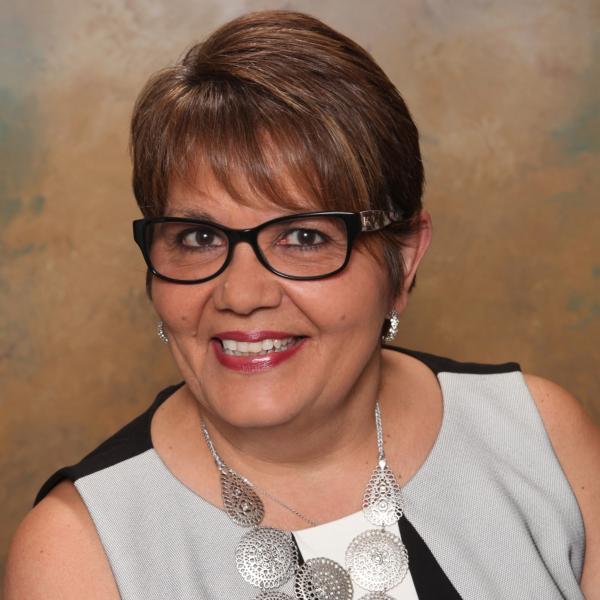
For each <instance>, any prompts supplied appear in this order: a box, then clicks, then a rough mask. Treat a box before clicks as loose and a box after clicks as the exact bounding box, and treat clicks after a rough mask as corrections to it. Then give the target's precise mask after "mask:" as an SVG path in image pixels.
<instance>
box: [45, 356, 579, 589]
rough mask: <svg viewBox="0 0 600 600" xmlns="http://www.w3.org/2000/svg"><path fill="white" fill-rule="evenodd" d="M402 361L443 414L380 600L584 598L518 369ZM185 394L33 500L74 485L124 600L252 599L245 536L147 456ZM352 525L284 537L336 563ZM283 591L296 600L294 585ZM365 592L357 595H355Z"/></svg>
mask: <svg viewBox="0 0 600 600" xmlns="http://www.w3.org/2000/svg"><path fill="white" fill-rule="evenodd" d="M398 351H400V352H403V353H405V354H409V355H410V356H413V357H414V358H416V359H418V360H420V361H422V362H423V363H425V364H426V365H427V366H428V367H429V368H430V369H431V370H432V371H433V372H434V373H435V374H436V376H437V379H438V382H439V385H440V387H441V391H442V398H443V409H444V410H443V419H442V425H441V429H440V431H439V433H438V437H437V439H436V441H435V443H434V446H433V448H432V450H431V451H430V453H429V455H428V457H427V459H426V460H425V462H424V463H423V465H422V466H421V467H420V469H419V470H418V471H417V473H416V474H415V475H414V476H413V477H412V478H411V479H410V480H409V481H408V482H407V483H406V484H405V485H404V487H403V488H402V489H403V494H404V501H405V514H404V516H403V517H402V518H401V519H400V521H399V523H398V524H397V526H395V533H396V534H398V533H399V534H400V535H401V537H402V540H403V542H404V544H405V546H406V548H407V551H408V555H409V573H408V574H407V576H406V578H405V580H404V581H403V582H402V583H401V584H400V585H399V586H398V587H397V588H395V589H394V590H391V591H390V592H388V596H389V597H392V598H393V597H397V598H405V599H411V600H412V599H414V598H418V599H419V600H423V599H425V600H450V599H452V600H455V599H460V598H463V599H465V600H483V599H485V600H488V599H489V600H496V599H504V598H527V599H528V600H533V599H539V600H554V599H556V600H559V599H563V598H567V599H569V600H571V599H573V600H574V599H582V598H583V595H582V593H581V591H580V588H579V581H580V578H581V571H582V564H583V554H584V545H585V538H584V530H583V521H582V517H581V513H580V510H579V506H578V504H577V501H576V499H575V496H574V494H573V492H572V490H571V488H570V486H569V483H568V481H567V479H566V477H565V475H564V473H563V471H562V469H561V467H560V465H559V463H558V460H557V458H556V455H555V453H554V451H553V448H552V445H551V443H550V440H549V438H548V436H547V434H546V431H545V429H544V426H543V423H542V420H541V418H540V415H539V413H538V411H537V408H536V406H535V403H534V400H533V398H532V397H531V395H530V393H529V390H528V388H527V386H526V384H525V381H524V379H523V376H522V374H521V372H520V369H519V366H518V365H517V364H515V363H507V364H502V365H483V364H475V363H459V362H455V361H452V360H449V359H445V358H440V357H437V356H433V355H429V354H424V353H420V352H414V351H410V350H398ZM181 385H182V384H179V385H178V386H172V387H170V388H167V389H165V390H163V391H162V392H161V393H160V394H159V395H158V396H157V398H156V400H155V401H154V403H153V404H152V405H151V406H150V407H149V408H148V410H146V411H145V412H144V413H143V414H141V415H140V416H139V417H137V418H136V419H135V420H133V421H132V422H131V423H129V424H128V425H126V426H125V427H124V428H123V429H121V430H120V431H119V432H118V433H116V434H115V435H113V436H112V437H110V438H109V439H107V440H106V441H105V442H104V443H102V444H101V445H100V446H99V447H98V448H97V449H96V450H94V451H93V452H92V453H91V454H89V455H88V456H86V457H85V458H84V459H83V460H82V461H81V462H79V463H78V464H76V465H73V466H70V467H65V468H63V469H60V470H59V471H57V472H56V473H55V474H54V475H53V476H52V477H50V479H49V480H48V481H47V482H46V483H45V484H44V486H43V487H42V488H41V490H40V492H39V494H38V496H37V498H36V503H37V502H39V501H40V500H41V499H42V498H44V496H46V494H48V492H49V491H50V490H51V489H52V488H53V487H54V486H55V485H57V484H58V483H59V482H60V481H61V480H63V479H69V480H71V481H72V482H73V483H74V485H75V487H76V488H77V490H78V492H79V494H80V495H81V497H82V499H83V502H84V503H85V505H86V507H87V509H88V511H89V513H90V515H91V518H92V520H93V522H94V525H95V527H96V529H97V532H98V535H99V537H100V540H101V543H102V545H103V547H104V550H105V552H106V555H107V558H108V561H109V564H110V566H111V569H112V572H113V574H114V577H115V581H116V583H117V587H118V590H119V593H120V596H121V598H122V599H123V600H142V599H143V600H167V599H168V600H175V599H178V600H179V599H181V600H192V599H193V600H198V599H206V600H216V599H225V598H226V599H240V600H246V599H248V600H249V599H251V598H255V597H256V596H257V594H258V589H257V588H255V587H253V586H251V585H250V584H248V583H246V582H245V581H244V580H243V579H242V577H241V576H240V574H239V573H238V571H237V569H236V566H235V549H236V545H237V544H238V542H239V540H240V538H241V536H242V535H243V534H244V533H245V532H246V531H247V530H246V529H244V528H242V527H240V526H238V525H236V524H235V523H233V522H232V521H231V520H230V519H229V517H228V516H227V515H226V514H225V513H224V512H223V511H222V510H221V509H220V508H217V507H216V506H214V505H212V504H210V503H208V502H207V501H206V500H204V499H203V498H201V497H200V496H198V495H197V494H196V493H194V492H193V491H192V490H190V489H189V488H187V487H186V486H185V485H184V484H183V483H182V482H181V481H179V480H178V479H177V478H176V477H175V476H174V475H173V474H172V473H171V472H170V471H169V470H168V468H167V467H166V465H165V464H164V463H163V462H162V460H161V458H160V456H159V455H158V454H157V452H156V451H155V449H154V448H153V446H152V439H151V436H150V423H151V420H152V416H153V415H154V413H155V412H156V410H157V408H158V407H159V406H160V405H161V404H162V403H163V402H164V401H165V400H166V399H167V398H168V397H169V396H170V395H171V394H172V393H173V392H174V391H175V390H177V389H178V388H179V387H180V386H181ZM391 433H392V434H393V432H391ZM360 516H361V515H360V514H359V513H357V514H356V515H350V516H348V517H345V518H343V519H339V520H338V521H334V522H332V523H326V524H324V525H320V526H318V527H316V528H312V529H308V530H302V531H299V532H294V533H293V537H294V540H295V542H296V544H297V546H298V548H299V553H300V562H302V561H303V560H306V559H308V558H311V557H312V556H324V555H328V556H332V557H334V556H341V557H342V558H336V560H338V562H340V560H342V559H343V552H344V551H345V548H346V547H347V545H348V542H349V540H350V539H352V537H353V536H354V535H355V533H356V532H355V531H354V530H353V529H352V528H353V527H354V528H357V527H358V531H364V530H365V529H368V528H371V527H372V526H368V525H365V524H364V523H363V524H361V523H359V520H360ZM348 536H349V538H348ZM346 538H348V539H346ZM340 552H341V555H340ZM336 553H337V554H336ZM341 564H342V565H343V562H342V563H341ZM356 587H357V586H355V588H356ZM280 591H283V592H286V593H288V594H289V595H290V596H292V597H293V596H294V592H293V580H292V581H290V582H288V583H287V584H285V585H284V586H283V587H282V588H280ZM367 593H368V592H366V591H362V590H359V589H355V592H354V598H361V597H363V596H366V594H367ZM381 597H383V596H381Z"/></svg>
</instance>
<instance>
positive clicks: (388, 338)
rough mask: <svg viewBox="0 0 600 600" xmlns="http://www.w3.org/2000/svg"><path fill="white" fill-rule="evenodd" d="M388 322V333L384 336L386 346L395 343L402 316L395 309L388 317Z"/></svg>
mask: <svg viewBox="0 0 600 600" xmlns="http://www.w3.org/2000/svg"><path fill="white" fill-rule="evenodd" d="M385 318H386V321H388V322H389V325H388V328H387V331H386V332H385V333H384V334H383V341H384V342H385V343H386V344H389V343H390V342H393V341H394V339H395V338H396V335H397V334H398V325H399V324H400V316H399V315H398V311H397V310H396V309H395V308H392V310H391V311H390V312H389V313H388V314H387V315H386V317H385Z"/></svg>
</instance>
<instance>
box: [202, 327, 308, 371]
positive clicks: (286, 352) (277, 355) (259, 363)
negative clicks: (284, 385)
mask: <svg viewBox="0 0 600 600" xmlns="http://www.w3.org/2000/svg"><path fill="white" fill-rule="evenodd" d="M215 338H218V339H214V338H213V340H212V347H213V349H214V351H215V355H216V357H217V360H218V361H219V363H220V364H222V365H223V366H224V367H227V368H228V369H232V370H234V371H240V372H244V373H256V372H260V371H265V370H268V369H271V368H273V367H276V366H277V365H279V364H281V363H283V362H285V361H286V360H288V359H290V358H291V357H292V356H293V355H294V354H296V352H298V351H299V350H300V349H301V348H302V346H303V345H304V340H305V339H306V338H303V337H298V336H293V335H291V334H290V333H287V332H283V331H223V332H219V333H217V334H216V335H215ZM289 338H293V341H292V342H290V343H289V344H288V345H287V347H286V348H285V349H279V350H276V349H275V348H273V349H272V350H269V351H268V352H266V354H254V355H253V354H246V355H244V356H236V355H234V354H230V353H229V352H226V351H225V350H224V348H223V344H222V343H221V340H234V341H236V342H260V341H262V340H266V339H274V340H284V339H289Z"/></svg>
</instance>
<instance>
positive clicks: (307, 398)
mask: <svg viewBox="0 0 600 600" xmlns="http://www.w3.org/2000/svg"><path fill="white" fill-rule="evenodd" d="M203 175H204V177H203V188H202V190H200V189H196V188H190V187H187V186H184V185H182V184H175V185H174V186H173V187H172V190H171V195H170V202H169V209H168V211H167V212H168V214H172V215H177V214H183V212H189V211H190V210H197V209H198V207H201V209H202V210H203V211H205V212H207V213H209V214H210V215H211V216H212V218H213V219H214V220H216V221H220V222H222V223H223V224H225V225H227V226H230V227H239V228H242V227H251V226H255V225H257V224H259V223H261V222H264V221H266V220H268V219H271V218H274V217H276V216H279V215H280V214H282V211H281V209H278V208H276V207H273V206H272V205H268V204H267V203H264V202H261V201H260V199H256V202H253V203H252V204H251V205H250V206H240V205H238V204H236V203H235V201H234V200H233V199H231V198H230V197H229V196H228V195H227V194H226V193H225V191H224V190H222V189H221V188H219V186H218V185H217V184H216V183H215V182H214V181H213V180H212V179H211V178H210V174H206V173H204V174H203ZM430 237H431V223H430V218H429V215H428V214H427V213H426V212H423V213H422V215H421V227H420V229H419V231H418V232H417V233H415V234H414V235H413V236H411V238H410V239H408V240H407V244H406V247H405V248H403V250H402V254H403V259H404V264H405V266H406V279H405V284H404V288H403V290H402V291H401V293H400V294H399V295H398V296H397V297H395V298H393V297H391V294H390V289H389V286H388V282H387V276H386V272H385V269H384V267H383V266H382V265H380V264H378V263H377V261H376V260H375V258H374V257H373V256H372V255H371V254H369V253H368V252H366V251H364V250H363V249H361V248H360V246H359V247H357V248H356V249H355V251H354V253H353V256H352V260H351V262H350V264H349V265H348V267H347V269H346V270H345V271H344V272H343V273H341V274H339V275H338V276H336V277H332V278H330V279H326V280H323V281H318V282H297V281H290V280H285V279H282V278H280V277H277V276H275V275H273V274H272V273H270V272H268V271H267V270H266V269H264V267H262V266H261V265H260V264H259V263H258V261H257V260H256V258H255V256H254V254H253V252H252V250H251V248H250V247H249V246H247V245H245V244H242V245H240V246H238V247H237V249H236V252H235V256H234V260H233V262H232V264H231V265H230V266H229V267H228V269H227V270H226V271H225V272H224V273H223V274H222V275H221V276H219V277H218V278H216V279H214V280H212V281H210V282H206V283H204V284H201V285H195V286H178V285H174V284H169V283H165V282H161V281H158V280H155V281H154V285H153V302H154V305H155V307H156V310H157V313H158V314H159V316H160V318H162V319H163V321H164V322H165V328H166V330H167V333H168V335H169V338H170V348H171V350H172V353H173V356H174V359H175V361H176V363H177V365H178V367H179V369H180V371H181V373H182V375H183V377H184V378H185V381H186V385H185V386H184V387H182V388H181V389H180V390H179V391H178V392H177V393H175V394H174V395H173V396H171V398H169V400H167V402H165V403H164V404H163V405H162V406H161V408H160V409H159V410H158V411H157V414H156V416H155V418H154V420H153V423H152V437H153V442H154V446H155V448H156V450H157V452H158V453H159V454H160V455H161V457H162V458H163V460H164V461H165V463H166V464H167V466H168V467H169V468H170V469H171V471H172V472H173V473H174V474H175V475H176V476H177V477H178V478H179V479H180V480H181V481H183V482H184V483H185V484H186V485H188V486H189V487H190V488H191V489H192V490H194V491H196V492H197V493H198V494H200V495H202V496H203V497H205V498H206V499H207V500H208V501H209V502H213V503H214V504H216V505H220V503H221V502H220V491H219V482H218V477H217V473H216V469H215V467H214V464H213V462H212V459H211V457H210V455H209V453H208V451H207V449H206V447H205V445H204V443H203V441H202V440H201V436H200V435H199V419H200V416H202V418H203V419H204V420H205V422H206V423H207V426H208V427H209V429H210V431H211V435H212V437H213V439H214V442H215V445H216V447H217V448H218V449H219V452H220V454H221V455H222V457H223V458H224V459H225V461H226V462H227V463H228V464H229V465H230V466H232V467H233V468H235V469H238V470H239V471H241V472H243V473H244V475H246V476H247V477H248V478H249V479H250V480H252V481H254V482H255V483H257V484H259V485H260V486H261V487H263V488H265V489H267V490H269V491H270V492H271V493H273V494H275V495H276V496H278V497H280V498H281V499H283V500H285V501H287V502H288V503H289V504H290V505H292V506H294V508H295V509H297V510H299V511H300V512H301V513H303V514H306V515H308V516H309V517H310V518H311V519H314V520H315V521H318V522H326V521H329V520H332V519H336V518H339V517H341V516H344V515H346V514H349V513H352V512H355V511H356V510H358V509H359V507H360V501H361V498H362V491H363V488H364V483H365V481H367V480H368V477H369V475H370V472H371V470H372V469H373V467H374V464H375V447H376V446H375V431H374V426H373V407H374V403H375V401H376V399H379V401H380V403H381V406H382V413H383V420H384V427H385V429H386V431H388V432H389V431H393V432H394V436H386V453H387V455H388V460H389V462H390V464H391V466H392V468H393V469H394V471H395V472H396V473H397V475H398V477H399V479H400V483H401V484H403V483H406V481H408V480H409V479H410V478H411V477H412V475H413V474H414V473H415V472H416V471H417V470H418V469H419V467H420V466H421V465H422V463H423V461H424V460H425V458H426V457H427V454H428V452H429V450H430V449H431V447H432V446H433V444H434V442H435V439H436V436H437V434H438V432H439V428H440V424H441V418H442V403H441V402H442V400H441V394H440V390H439V386H438V384H437V380H436V378H435V376H434V375H433V373H431V371H429V370H428V369H427V367H425V366H424V365H423V364H422V363H420V362H419V361H417V360H415V359H412V358H410V357H408V356H406V355H402V354H398V353H394V352H389V351H381V350H380V349H379V333H380V329H381V324H382V322H383V319H384V316H385V314H386V313H387V312H388V311H389V310H390V308H391V307H392V306H395V307H396V309H397V310H398V311H399V312H402V311H403V310H404V308H405V307H406V303H407V299H408V291H407V290H408V287H409V286H410V283H411V281H412V279H413V277H414V274H415V272H416V269H417V267H418V265H419V263H420V261H421V259H422V257H423V255H424V253H425V251H426V249H427V247H428V245H429V241H430ZM324 299H326V300H327V301H326V302H325V301H324ZM236 329H237V330H243V331H250V330H254V329H269V330H281V331H286V332H290V333H291V334H292V335H303V336H306V337H307V340H306V341H305V344H304V347H303V348H302V349H301V350H300V351H299V352H298V353H296V355H294V357H292V358H291V359H289V360H288V361H286V362H285V363H282V364H281V365H279V366H277V367H275V368H273V369H270V370H267V371H265V372H261V373H255V374H250V375H249V374H242V373H239V372H236V371H231V370H228V369H226V368H225V367H223V366H222V365H220V364H219V362H218V361H217V360H216V359H215V356H214V351H213V349H212V347H211V338H212V336H214V334H215V333H216V332H219V331H226V330H236ZM298 373H302V377H298ZM526 382H527V384H528V386H529V388H530V390H531V393H532V396H533V398H534V400H535V402H536V404H537V406H538V409H539V411H540V414H541V416H542V418H543V421H544V424H545V426H546V429H547V431H548V434H549V436H550V439H551V441H552V444H553V446H554V448H555V451H556V454H557V457H558V459H559V461H560V463H561V465H562V467H563V469H564V471H565V473H566V475H567V478H568V480H569V482H570V484H571V486H572V488H573V490H574V493H575V495H576V497H577V500H578V501H579V504H580V507H581V509H582V513H583V515H584V521H585V527H586V536H587V551H586V558H585V566H584V575H583V580H582V589H583V590H584V593H585V594H586V598H588V599H591V600H598V599H599V598H600V593H599V592H598V590H600V575H599V574H600V555H599V548H600V515H599V511H598V507H599V506H600V478H598V477H597V473H598V472H599V471H600V436H599V435H598V430H597V429H596V428H595V426H594V425H593V424H592V422H591V420H590V419H589V417H587V415H586V414H585V412H584V411H583V410H582V409H581V407H580V406H579V404H578V403H577V402H576V401H575V400H574V399H573V397H572V396H571V395H570V394H568V393H567V392H566V391H564V390H562V388H560V387H558V386H556V385H555V384H553V383H551V382H549V381H546V380H544V379H541V378H538V377H534V376H526ZM290 440H294V443H293V444H292V443H290ZM348 473H352V477H351V478H348V477H347V474H348ZM282 482H283V483H282ZM323 482H327V484H328V485H327V486H325V485H323ZM306 490H310V491H311V493H310V494H307V493H306ZM264 501H265V508H266V514H267V521H266V523H265V524H267V525H272V526H276V527H281V528H284V529H300V528H302V527H306V523H304V522H303V521H302V520H301V519H298V517H296V516H295V515H293V514H292V513H290V512H289V511H286V510H285V509H283V508H282V507H281V506H279V505H278V504H276V503H273V502H272V501H270V500H269V499H268V498H265V499H264ZM5 597H6V600H22V599H27V600H37V599H41V598H61V599H66V600H70V599H75V598H77V599H78V600H79V599H80V598H82V597H86V598H91V599H96V598H97V599H102V600H112V599H117V598H119V595H118V592H117V589H116V587H115V583H114V580H113V577H112V573H111V571H110V567H109V565H108V562H107V560H106V557H105V555H104V551H103V549H102V546H101V544H100V542H99V540H98V537H97V534H96V532H95V529H94V526H93V524H92V522H91V520H90V517H89V515H88V513H87V510H86V509H85V507H84V505H83V503H82V502H81V499H80V498H79V496H78V494H77V492H76V490H75V488H74V487H73V486H72V484H70V483H68V482H64V483H62V484H60V485H59V486H57V487H56V488H55V489H54V490H53V491H52V492H51V493H50V494H49V495H48V497H47V498H46V499H44V500H43V501H42V502H41V503H40V504H39V505H38V506H37V507H36V508H35V509H33V510H32V511H31V512H30V514H29V515H28V516H27V517H26V519H25V521H24V522H23V523H22V524H21V526H20V527H19V529H18V531H17V533H16V535H15V538H14V541H13V545H12V549H11V552H10V556H9V562H8V568H7V577H6V583H5Z"/></svg>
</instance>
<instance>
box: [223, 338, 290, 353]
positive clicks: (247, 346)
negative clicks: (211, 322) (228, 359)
mask: <svg viewBox="0 0 600 600" xmlns="http://www.w3.org/2000/svg"><path fill="white" fill-rule="evenodd" d="M295 339H296V338H293V337H288V338H283V339H280V338H273V339H271V338H268V339H265V340H261V341H260V342H238V341H236V340H221V343H222V344H223V350H224V351H225V354H232V355H234V356H248V355H252V354H267V353H268V352H282V351H283V350H286V349H287V347H288V346H289V345H290V344H291V343H293V342H294V340H295Z"/></svg>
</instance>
